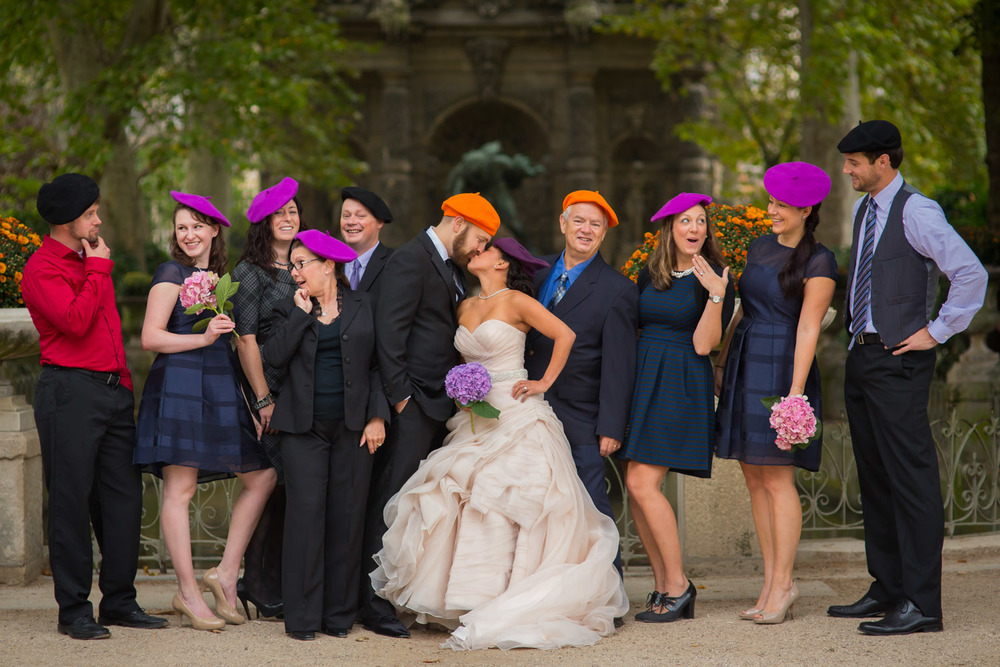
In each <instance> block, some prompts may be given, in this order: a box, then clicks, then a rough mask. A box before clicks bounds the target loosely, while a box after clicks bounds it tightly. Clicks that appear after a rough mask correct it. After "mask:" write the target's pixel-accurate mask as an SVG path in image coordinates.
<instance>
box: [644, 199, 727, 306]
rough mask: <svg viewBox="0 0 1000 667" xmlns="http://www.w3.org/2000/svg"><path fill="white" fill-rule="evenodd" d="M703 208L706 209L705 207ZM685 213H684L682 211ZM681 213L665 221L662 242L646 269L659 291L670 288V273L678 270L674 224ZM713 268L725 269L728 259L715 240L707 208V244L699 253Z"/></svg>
mask: <svg viewBox="0 0 1000 667" xmlns="http://www.w3.org/2000/svg"><path fill="white" fill-rule="evenodd" d="M702 208H705V207H704V206H703V207H702ZM681 213H683V211H681ZM679 216H680V213H674V214H673V215H671V216H669V217H668V218H667V219H665V220H664V221H663V227H662V228H660V242H659V243H658V244H656V247H655V248H653V252H651V253H649V261H647V262H646V268H647V269H648V270H649V278H650V280H651V281H652V283H653V287H655V288H656V289H658V290H665V289H667V288H669V287H670V284H671V283H672V282H673V279H672V278H671V276H670V272H671V271H673V270H675V269H676V268H677V249H676V248H674V222H675V221H676V220H677V218H678V217H679ZM699 254H700V255H701V256H702V257H704V258H705V261H707V262H708V263H709V264H711V265H712V266H713V267H718V268H724V267H725V266H727V262H726V258H725V257H723V256H722V250H720V249H719V243H718V242H717V241H716V240H715V226H714V225H713V224H712V216H710V215H709V214H708V209H707V208H705V242H704V243H703V244H702V245H701V252H700V253H699Z"/></svg>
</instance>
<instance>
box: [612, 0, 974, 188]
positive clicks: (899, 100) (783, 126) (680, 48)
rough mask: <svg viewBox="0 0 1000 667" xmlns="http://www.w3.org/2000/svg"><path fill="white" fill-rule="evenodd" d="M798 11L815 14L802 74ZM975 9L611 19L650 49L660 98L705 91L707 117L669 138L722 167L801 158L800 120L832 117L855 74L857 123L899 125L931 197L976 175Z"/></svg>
mask: <svg viewBox="0 0 1000 667" xmlns="http://www.w3.org/2000/svg"><path fill="white" fill-rule="evenodd" d="M803 4H807V5H808V8H809V9H811V11H812V15H813V21H812V33H811V36H810V37H811V40H810V45H811V54H810V59H809V73H808V74H807V75H806V76H802V27H801V25H800V5H803ZM974 5H975V0H951V1H950V2H940V1H939V0H877V1H875V2H854V1H853V0H799V1H798V2H797V1H796V0H688V1H686V2H664V1H659V0H639V2H637V3H636V5H635V11H634V12H632V13H631V14H629V15H619V16H617V17H614V18H612V19H610V20H609V26H610V29H612V30H616V31H621V32H626V33H629V34H635V35H641V36H645V37H652V38H655V39H657V40H658V41H659V45H658V49H657V52H656V57H655V60H654V63H653V67H654V69H655V70H656V72H657V73H658V75H659V77H660V79H661V80H662V81H663V84H664V86H665V87H667V88H668V89H678V90H684V89H686V87H687V86H690V85H692V83H695V82H697V83H699V84H700V85H704V86H705V87H706V89H707V91H708V97H709V101H710V102H711V107H712V112H711V113H710V114H708V115H706V116H705V117H703V118H698V119H692V120H691V121H689V122H686V123H684V124H682V125H681V126H680V127H679V128H678V132H679V134H680V136H681V137H682V138H684V139H689V140H693V141H695V142H697V143H698V144H699V145H701V146H702V147H703V148H704V149H705V150H707V151H708V152H710V153H712V154H713V155H716V156H717V157H718V158H719V159H721V160H722V162H723V163H724V164H726V165H727V166H729V167H731V168H735V167H736V166H737V165H739V164H741V163H751V164H760V165H762V166H764V167H768V166H771V165H773V164H775V163H777V162H781V161H785V160H790V159H795V158H796V157H798V155H799V145H800V142H801V139H802V137H801V135H800V132H801V127H802V123H801V121H802V118H803V117H804V115H805V114H807V113H812V112H814V111H815V110H816V109H819V110H820V111H821V113H823V114H826V115H829V114H831V113H834V114H839V113H841V112H840V111H839V110H842V109H844V108H845V96H847V95H848V94H849V92H850V85H849V83H850V81H851V77H852V75H854V74H856V76H857V82H858V88H857V90H858V93H859V96H860V108H861V112H862V117H863V118H864V119H870V118H886V119H891V120H892V121H893V122H895V123H896V124H897V125H898V126H899V127H900V129H901V131H902V133H903V137H904V147H905V148H907V149H908V152H907V157H906V165H905V169H906V173H907V177H908V178H910V179H912V180H914V182H916V183H918V185H919V186H920V187H921V188H923V189H925V190H928V191H930V190H933V189H934V188H935V187H938V186H942V185H946V184H947V185H950V186H957V187H969V186H971V185H972V184H974V183H976V182H980V181H982V179H983V178H984V176H985V170H984V168H983V156H984V152H985V144H984V139H983V131H982V128H983V122H984V119H983V103H982V96H981V88H980V80H979V72H980V60H979V54H978V51H977V47H976V43H975V41H974V40H973V39H972V37H973V29H974V25H973V23H974V22H973V8H974ZM852 52H853V53H854V54H856V62H857V71H856V73H855V72H852V71H851V65H850V63H851V62H853V61H854V59H853V58H852ZM831 110H834V111H831ZM830 120H831V122H833V121H836V120H838V119H836V118H831V119H830ZM850 120H851V121H852V122H854V121H856V120H860V119H850Z"/></svg>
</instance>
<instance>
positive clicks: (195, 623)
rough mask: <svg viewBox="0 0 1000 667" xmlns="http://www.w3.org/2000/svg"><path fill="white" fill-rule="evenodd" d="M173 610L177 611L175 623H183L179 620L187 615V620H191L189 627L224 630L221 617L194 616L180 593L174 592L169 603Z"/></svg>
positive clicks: (224, 626) (179, 624) (224, 623)
mask: <svg viewBox="0 0 1000 667" xmlns="http://www.w3.org/2000/svg"><path fill="white" fill-rule="evenodd" d="M171 606H172V607H173V608H174V611H175V612H177V625H178V626H182V625H184V623H183V621H182V620H181V619H182V618H184V617H185V616H187V618H188V620H189V621H191V627H192V628H194V629H195V630H225V629H226V622H225V621H223V620H222V619H221V618H216V617H215V616H213V617H212V618H202V617H201V616H196V615H195V613H194V612H193V611H191V608H190V607H188V606H187V603H186V602H184V600H183V599H182V598H181V594H180V593H174V601H173V602H172V603H171Z"/></svg>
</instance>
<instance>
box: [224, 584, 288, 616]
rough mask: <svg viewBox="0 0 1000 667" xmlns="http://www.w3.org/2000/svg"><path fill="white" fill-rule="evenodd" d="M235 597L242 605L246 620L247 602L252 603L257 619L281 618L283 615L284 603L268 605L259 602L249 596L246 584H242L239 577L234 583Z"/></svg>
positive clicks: (248, 613) (248, 611)
mask: <svg viewBox="0 0 1000 667" xmlns="http://www.w3.org/2000/svg"><path fill="white" fill-rule="evenodd" d="M236 597H237V598H239V600H240V602H242V603H243V611H245V612H246V614H247V618H250V607H249V606H247V602H252V603H253V606H254V607H256V609H257V618H260V617H261V616H263V617H264V618H283V617H284V615H285V603H284V602H274V603H272V604H268V603H266V602H260V601H258V600H257V598H255V597H254V596H252V595H251V594H250V591H248V590H247V587H246V584H245V583H243V577H240V578H239V579H238V580H237V581H236Z"/></svg>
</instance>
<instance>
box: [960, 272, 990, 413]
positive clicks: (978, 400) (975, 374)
mask: <svg viewBox="0 0 1000 667" xmlns="http://www.w3.org/2000/svg"><path fill="white" fill-rule="evenodd" d="M988 270H989V273H990V282H989V285H988V287H987V288H986V299H985V301H984V302H983V307H982V308H981V309H980V310H979V312H978V313H976V316H975V317H974V318H972V322H971V323H969V327H968V329H967V330H966V331H967V332H968V334H969V347H968V349H967V350H965V351H964V352H963V353H962V355H961V356H960V357H959V358H958V361H957V362H956V363H955V365H954V366H952V367H951V368H950V369H949V370H948V389H949V392H950V393H951V398H952V401H953V403H954V405H955V407H956V408H957V410H958V417H959V418H960V419H967V420H968V421H969V422H977V421H980V420H988V419H989V418H990V409H991V407H992V402H991V391H990V389H991V387H992V386H993V385H994V384H995V383H996V381H997V377H1000V360H998V359H997V354H996V352H994V351H993V350H991V349H989V348H988V347H986V334H987V333H989V332H990V331H992V330H993V329H994V328H995V327H996V326H997V320H998V313H997V309H996V306H997V290H998V289H1000V267H995V266H994V267H989V268H988Z"/></svg>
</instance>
